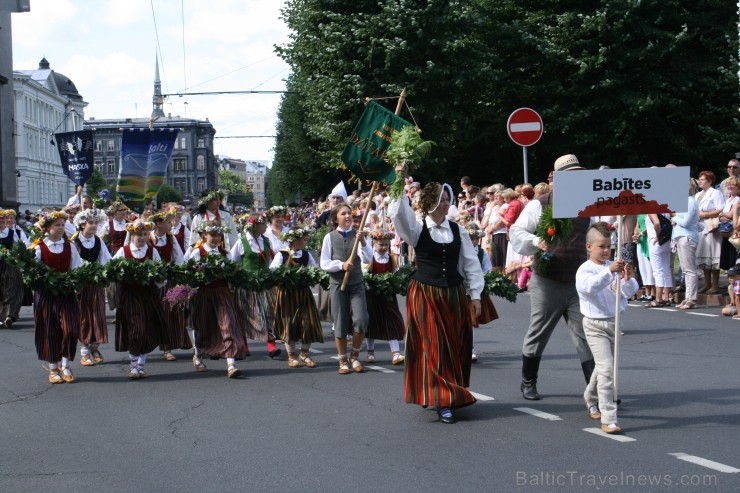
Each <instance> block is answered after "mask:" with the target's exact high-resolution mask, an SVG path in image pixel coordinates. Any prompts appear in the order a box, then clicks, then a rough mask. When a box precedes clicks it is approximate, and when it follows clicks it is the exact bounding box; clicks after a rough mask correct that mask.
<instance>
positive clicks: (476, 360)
mask: <svg viewBox="0 0 740 493" xmlns="http://www.w3.org/2000/svg"><path fill="white" fill-rule="evenodd" d="M471 360H472V361H473V363H477V362H478V355H477V354H475V348H473V356H472V358H471Z"/></svg>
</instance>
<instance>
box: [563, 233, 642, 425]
mask: <svg viewBox="0 0 740 493" xmlns="http://www.w3.org/2000/svg"><path fill="white" fill-rule="evenodd" d="M586 250H588V253H589V259H588V260H587V261H586V262H584V263H583V264H582V265H581V266H580V267H579V268H578V272H576V290H577V291H578V297H579V299H580V307H581V313H582V314H583V330H584V332H585V333H586V340H587V341H588V345H589V347H590V348H591V352H592V353H593V355H594V361H595V363H596V369H595V370H594V372H593V373H592V375H591V380H590V381H589V383H588V385H587V386H586V391H585V392H584V393H583V399H584V400H585V401H586V407H587V408H588V415H589V417H591V418H592V419H601V431H603V432H604V433H609V434H613V433H619V432H620V431H622V430H621V428H620V427H619V425H618V424H617V404H616V402H614V375H613V372H614V354H613V351H614V330H615V325H614V316H615V311H616V300H615V288H616V281H617V275H621V276H622V280H623V282H622V284H621V291H622V298H621V302H620V305H619V310H620V311H624V309H625V308H626V306H627V300H629V299H630V298H632V296H633V295H634V294H635V293H636V292H637V289H638V288H639V286H638V285H637V281H636V280H635V278H634V275H633V273H632V267H631V266H630V265H629V264H626V263H625V262H624V260H618V261H610V260H609V256H610V255H611V231H609V225H608V224H607V223H605V222H598V223H596V224H594V225H593V226H591V227H590V228H589V230H588V232H587V233H586ZM597 402H598V405H597V404H596V403H597Z"/></svg>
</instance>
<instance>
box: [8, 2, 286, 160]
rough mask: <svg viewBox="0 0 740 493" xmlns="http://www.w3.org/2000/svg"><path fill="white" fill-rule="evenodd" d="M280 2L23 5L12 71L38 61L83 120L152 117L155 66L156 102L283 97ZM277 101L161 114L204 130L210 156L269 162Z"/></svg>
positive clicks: (171, 106) (174, 104)
mask: <svg viewBox="0 0 740 493" xmlns="http://www.w3.org/2000/svg"><path fill="white" fill-rule="evenodd" d="M282 5H283V2H282V1H280V0H31V12H27V13H16V14H12V15H11V21H12V29H13V69H14V70H34V69H36V68H37V67H38V64H39V61H40V60H41V59H42V58H44V57H45V58H46V59H47V60H48V61H49V63H50V65H51V68H52V69H53V70H55V71H57V72H60V73H62V74H64V75H66V76H67V77H69V78H70V79H71V80H72V82H74V84H75V86H77V90H78V91H79V93H80V94H81V95H82V97H83V99H84V100H85V101H86V102H88V103H89V105H88V106H87V107H86V108H85V119H90V117H94V118H96V119H107V118H136V117H138V118H143V117H148V116H149V115H151V112H152V94H153V92H154V89H153V88H154V68H155V56H159V57H160V58H159V73H160V79H161V82H162V93H163V94H173V93H181V92H212V91H249V90H254V91H283V90H285V79H286V78H287V77H288V75H289V71H290V69H289V67H288V65H287V64H286V63H285V62H284V61H283V60H282V59H281V58H279V57H278V56H277V55H276V54H275V50H274V46H275V45H283V44H286V43H287V42H288V34H289V31H288V28H287V27H286V26H285V24H284V23H283V21H282V20H281V19H280V18H279V17H280V8H282ZM280 99H281V95H280V94H248V95H206V96H183V97H180V96H170V97H168V98H166V99H165V103H164V112H165V114H172V116H176V115H177V116H181V117H186V118H195V119H198V120H205V119H206V118H207V119H208V120H210V122H211V123H212V124H213V126H214V128H215V130H216V140H215V143H214V152H215V153H216V154H218V155H220V156H228V157H232V158H237V159H244V160H270V161H272V157H273V147H274V145H275V141H274V138H241V139H230V138H219V137H228V136H268V137H270V136H274V135H275V124H276V121H277V110H278V107H279V104H280Z"/></svg>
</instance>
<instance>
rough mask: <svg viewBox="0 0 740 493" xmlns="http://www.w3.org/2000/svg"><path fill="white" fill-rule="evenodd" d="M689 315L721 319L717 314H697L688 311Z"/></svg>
mask: <svg viewBox="0 0 740 493" xmlns="http://www.w3.org/2000/svg"><path fill="white" fill-rule="evenodd" d="M687 313H688V314H689V315H696V316H697V317H719V315H717V314H716V313H697V312H689V311H687Z"/></svg>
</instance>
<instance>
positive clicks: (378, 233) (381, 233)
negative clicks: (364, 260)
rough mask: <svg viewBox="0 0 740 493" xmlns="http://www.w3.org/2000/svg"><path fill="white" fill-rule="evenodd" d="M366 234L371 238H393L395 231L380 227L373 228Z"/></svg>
mask: <svg viewBox="0 0 740 493" xmlns="http://www.w3.org/2000/svg"><path fill="white" fill-rule="evenodd" d="M368 236H369V237H370V239H371V240H373V241H376V240H392V239H393V238H395V236H396V233H394V232H393V231H388V230H383V229H380V228H376V229H373V230H372V231H369V232H368Z"/></svg>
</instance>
